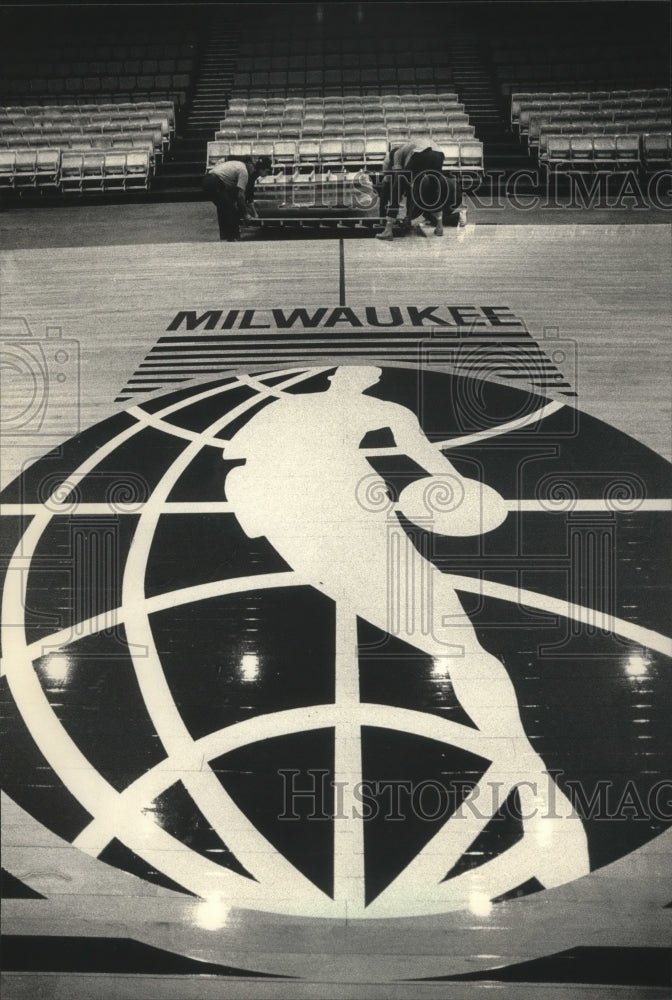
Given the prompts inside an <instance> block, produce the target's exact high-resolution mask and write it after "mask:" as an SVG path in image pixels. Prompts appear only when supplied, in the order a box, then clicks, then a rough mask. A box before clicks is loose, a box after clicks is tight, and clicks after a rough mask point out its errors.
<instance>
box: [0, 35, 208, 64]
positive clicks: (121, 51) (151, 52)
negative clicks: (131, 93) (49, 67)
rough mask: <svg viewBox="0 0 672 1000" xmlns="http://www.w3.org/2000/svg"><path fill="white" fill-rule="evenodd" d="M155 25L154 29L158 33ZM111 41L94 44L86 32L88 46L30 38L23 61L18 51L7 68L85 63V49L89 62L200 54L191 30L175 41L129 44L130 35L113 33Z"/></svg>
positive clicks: (168, 57) (196, 37) (193, 56)
mask: <svg viewBox="0 0 672 1000" xmlns="http://www.w3.org/2000/svg"><path fill="white" fill-rule="evenodd" d="M157 30H158V29H157V27H156V23H155V25H154V27H153V28H152V31H153V32H154V33H156V32H157ZM107 37H108V41H106V42H104V43H101V42H96V41H91V38H90V37H89V35H88V33H87V40H86V46H82V45H71V44H68V43H67V42H65V43H64V44H46V45H39V44H35V41H34V39H31V45H30V47H29V49H27V50H26V53H25V55H24V56H23V58H20V57H19V56H17V54H16V52H15V53H13V54H12V55H10V56H9V57H8V59H7V67H8V68H9V69H11V70H12V71H15V70H16V69H17V68H19V67H22V66H31V67H32V68H33V69H34V68H35V67H36V66H38V65H40V64H44V63H55V62H59V63H60V62H62V61H64V60H66V59H67V60H70V61H72V62H73V63H79V62H81V61H82V52H83V51H84V48H85V49H86V55H87V59H88V60H107V59H121V60H125V59H142V60H144V59H187V58H191V59H193V58H195V57H196V53H197V51H198V33H194V32H193V31H190V30H189V29H186V28H185V29H184V30H181V31H180V33H179V37H174V39H173V40H172V41H163V42H144V43H139V42H129V41H128V34H127V33H124V34H123V35H121V36H120V37H118V38H117V39H113V38H112V35H111V34H108V35H107Z"/></svg>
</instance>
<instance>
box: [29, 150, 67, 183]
mask: <svg viewBox="0 0 672 1000" xmlns="http://www.w3.org/2000/svg"><path fill="white" fill-rule="evenodd" d="M60 168H61V151H60V149H40V150H38V152H37V162H36V165H35V179H36V183H37V186H38V187H58V182H59V172H60Z"/></svg>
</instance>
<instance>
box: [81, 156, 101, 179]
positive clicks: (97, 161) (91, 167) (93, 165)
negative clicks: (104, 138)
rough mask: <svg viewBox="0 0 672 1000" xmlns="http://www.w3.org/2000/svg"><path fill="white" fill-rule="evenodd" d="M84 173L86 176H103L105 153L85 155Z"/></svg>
mask: <svg viewBox="0 0 672 1000" xmlns="http://www.w3.org/2000/svg"><path fill="white" fill-rule="evenodd" d="M82 155H83V157H84V159H83V163H82V171H83V173H85V174H95V175H96V176H98V174H102V172H103V166H104V165H105V153H95V152H91V153H83V154H82Z"/></svg>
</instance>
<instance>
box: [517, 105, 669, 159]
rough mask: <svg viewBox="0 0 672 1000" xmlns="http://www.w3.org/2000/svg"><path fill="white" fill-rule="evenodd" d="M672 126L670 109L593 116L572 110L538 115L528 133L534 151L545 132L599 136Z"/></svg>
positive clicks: (531, 149)
mask: <svg viewBox="0 0 672 1000" xmlns="http://www.w3.org/2000/svg"><path fill="white" fill-rule="evenodd" d="M669 127H670V115H669V112H667V111H660V112H658V113H657V114H649V115H645V114H634V115H627V114H625V113H624V114H622V115H616V116H614V117H613V118H612V117H603V118H598V117H592V116H591V115H590V114H585V115H574V114H572V113H571V112H558V114H556V115H554V114H550V115H547V116H546V115H543V114H540V115H539V116H538V117H537V116H534V117H533V118H532V121H531V123H530V131H529V133H528V136H527V140H528V148H529V149H530V151H532V152H533V151H534V149H535V148H536V147H537V146H538V145H539V142H540V140H541V136H542V135H543V134H544V133H545V132H556V133H558V134H562V133H567V132H582V133H590V132H593V133H594V134H595V135H616V134H617V133H619V132H661V131H667V129H668V128H669Z"/></svg>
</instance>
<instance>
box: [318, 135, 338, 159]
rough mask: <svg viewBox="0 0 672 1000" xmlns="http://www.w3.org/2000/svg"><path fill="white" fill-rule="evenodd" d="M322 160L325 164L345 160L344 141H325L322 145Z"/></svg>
mask: <svg viewBox="0 0 672 1000" xmlns="http://www.w3.org/2000/svg"><path fill="white" fill-rule="evenodd" d="M320 159H321V160H322V161H324V162H329V161H337V160H338V161H340V160H342V159H343V140H342V139H323V140H322V141H321V143H320Z"/></svg>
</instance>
